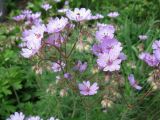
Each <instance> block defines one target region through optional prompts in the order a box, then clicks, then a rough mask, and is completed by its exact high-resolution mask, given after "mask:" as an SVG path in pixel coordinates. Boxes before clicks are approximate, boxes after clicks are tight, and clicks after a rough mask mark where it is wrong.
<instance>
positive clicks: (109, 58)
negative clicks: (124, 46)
mask: <svg viewBox="0 0 160 120" xmlns="http://www.w3.org/2000/svg"><path fill="white" fill-rule="evenodd" d="M121 61H122V60H121V59H118V56H117V54H116V55H114V53H113V54H112V55H108V54H107V53H103V54H101V55H99V56H98V59H97V64H98V66H99V67H100V68H101V69H103V71H111V72H112V71H116V70H119V69H120V63H121Z"/></svg>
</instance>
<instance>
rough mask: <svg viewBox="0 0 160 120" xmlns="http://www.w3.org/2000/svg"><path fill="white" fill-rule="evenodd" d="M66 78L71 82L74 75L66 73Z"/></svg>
mask: <svg viewBox="0 0 160 120" xmlns="http://www.w3.org/2000/svg"><path fill="white" fill-rule="evenodd" d="M64 78H66V79H68V80H71V79H72V75H71V74H70V73H65V74H64Z"/></svg>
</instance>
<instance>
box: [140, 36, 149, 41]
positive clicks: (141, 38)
mask: <svg viewBox="0 0 160 120" xmlns="http://www.w3.org/2000/svg"><path fill="white" fill-rule="evenodd" d="M138 37H139V39H140V40H146V39H147V38H148V36H147V35H139V36H138Z"/></svg>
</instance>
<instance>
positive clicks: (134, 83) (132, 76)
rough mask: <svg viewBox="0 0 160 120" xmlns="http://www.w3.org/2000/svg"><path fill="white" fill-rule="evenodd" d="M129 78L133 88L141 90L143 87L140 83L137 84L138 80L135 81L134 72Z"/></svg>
mask: <svg viewBox="0 0 160 120" xmlns="http://www.w3.org/2000/svg"><path fill="white" fill-rule="evenodd" d="M128 80H129V83H130V85H131V86H132V87H133V88H135V89H137V90H141V89H142V87H141V86H139V85H138V84H137V82H136V81H135V79H134V75H133V74H130V75H129V76H128Z"/></svg>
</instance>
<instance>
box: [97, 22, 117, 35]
mask: <svg viewBox="0 0 160 120" xmlns="http://www.w3.org/2000/svg"><path fill="white" fill-rule="evenodd" d="M97 28H98V30H101V29H104V28H106V29H109V30H110V31H113V33H114V32H115V27H114V26H113V25H111V24H103V23H97Z"/></svg>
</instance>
